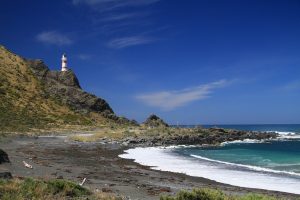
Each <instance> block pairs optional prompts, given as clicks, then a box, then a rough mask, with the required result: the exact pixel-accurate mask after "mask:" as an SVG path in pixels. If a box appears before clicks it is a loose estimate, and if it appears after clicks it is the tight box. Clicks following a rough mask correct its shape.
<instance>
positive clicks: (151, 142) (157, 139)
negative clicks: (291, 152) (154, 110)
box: [121, 128, 278, 146]
mask: <svg viewBox="0 0 300 200" xmlns="http://www.w3.org/2000/svg"><path fill="white" fill-rule="evenodd" d="M178 130H179V129H178ZM158 131H160V130H158ZM185 131H186V130H185V129H180V132H179V133H178V134H171V135H166V134H161V135H157V136H154V137H137V138H136V137H129V138H125V139H123V140H122V141H121V143H124V144H127V145H129V146H168V145H219V144H221V143H223V142H231V141H236V140H241V141H243V140H246V139H251V140H268V139H274V138H276V137H278V134H276V133H270V132H252V131H251V132H248V131H239V130H226V129H219V128H218V129H215V128H211V129H193V131H190V130H189V133H188V134H187V133H185Z"/></svg>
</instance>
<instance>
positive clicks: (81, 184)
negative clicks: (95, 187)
mask: <svg viewBox="0 0 300 200" xmlns="http://www.w3.org/2000/svg"><path fill="white" fill-rule="evenodd" d="M85 181H86V178H84V179H83V180H82V182H81V183H79V185H80V186H83V184H84V183H85Z"/></svg>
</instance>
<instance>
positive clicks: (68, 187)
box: [0, 178, 91, 200]
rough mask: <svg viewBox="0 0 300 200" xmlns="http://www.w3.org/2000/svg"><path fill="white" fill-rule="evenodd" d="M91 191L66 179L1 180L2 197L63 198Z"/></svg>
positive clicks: (0, 196)
mask: <svg viewBox="0 0 300 200" xmlns="http://www.w3.org/2000/svg"><path fill="white" fill-rule="evenodd" d="M87 195H91V192H90V191H89V190H87V189H85V188H83V187H81V186H79V185H77V184H74V183H72V182H69V181H65V180H50V181H42V180H34V179H32V178H26V179H25V180H20V179H15V180H0V199H3V200H6V199H7V200H9V199H15V200H23V199H63V198H65V197H68V198H72V199H73V198H79V197H84V196H87Z"/></svg>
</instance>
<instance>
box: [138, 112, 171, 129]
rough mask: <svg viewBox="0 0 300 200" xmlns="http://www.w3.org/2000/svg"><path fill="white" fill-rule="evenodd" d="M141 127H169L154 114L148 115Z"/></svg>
mask: <svg viewBox="0 0 300 200" xmlns="http://www.w3.org/2000/svg"><path fill="white" fill-rule="evenodd" d="M143 125H144V126H148V127H169V125H168V124H167V123H166V122H164V121H163V120H162V119H161V118H159V117H158V116H156V115H154V114H152V115H150V116H149V117H148V118H147V119H146V121H145V122H144V123H143Z"/></svg>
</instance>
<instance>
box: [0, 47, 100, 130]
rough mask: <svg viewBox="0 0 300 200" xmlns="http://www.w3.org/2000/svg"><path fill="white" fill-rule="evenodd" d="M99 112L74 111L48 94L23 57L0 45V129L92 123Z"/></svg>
mask: <svg viewBox="0 0 300 200" xmlns="http://www.w3.org/2000/svg"><path fill="white" fill-rule="evenodd" d="M95 121H97V122H99V121H103V122H104V121H105V119H103V117H101V116H100V115H93V114H86V115H82V114H79V113H76V112H75V111H74V110H72V109H70V108H69V107H68V106H66V105H64V104H62V103H60V102H59V101H58V100H57V99H54V98H51V97H49V95H48V94H47V93H46V92H45V90H44V85H43V84H42V83H41V82H40V81H39V80H38V79H37V78H36V77H35V76H34V75H33V73H32V71H31V69H30V66H29V63H28V61H27V60H26V59H24V58H22V57H20V56H17V55H15V54H13V53H11V52H10V51H8V50H7V49H5V48H4V47H3V46H0V122H1V123H0V132H21V131H28V130H30V129H32V128H35V129H45V128H51V127H56V128H57V127H59V126H62V127H63V126H64V125H83V126H91V125H94V124H95Z"/></svg>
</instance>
